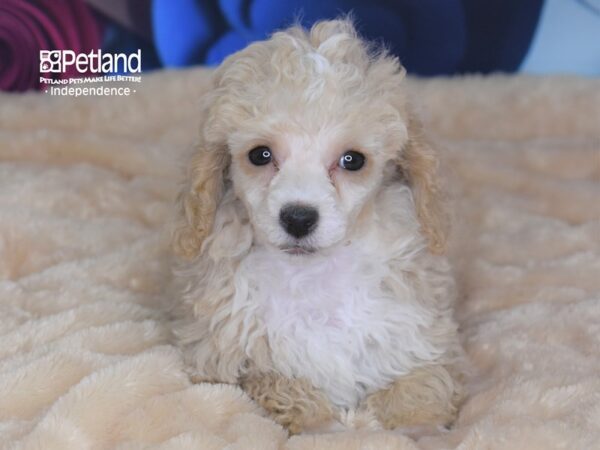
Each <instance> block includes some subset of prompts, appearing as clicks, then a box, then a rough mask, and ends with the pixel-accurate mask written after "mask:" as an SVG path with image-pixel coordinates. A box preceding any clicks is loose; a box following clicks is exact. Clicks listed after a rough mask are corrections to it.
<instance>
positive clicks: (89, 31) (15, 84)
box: [0, 0, 101, 91]
mask: <svg viewBox="0 0 600 450" xmlns="http://www.w3.org/2000/svg"><path fill="white" fill-rule="evenodd" d="M100 46H101V34H100V27H99V24H98V22H97V20H96V19H95V18H94V16H93V14H92V12H91V11H90V10H89V8H88V6H87V5H86V4H85V3H84V2H83V0H2V1H0V90H9V91H25V90H27V89H35V88H41V87H44V86H43V85H42V86H40V83H39V76H40V72H39V64H40V60H39V52H40V50H73V51H75V52H85V53H88V52H90V51H91V50H94V49H98V48H100ZM44 76H45V77H46V78H71V77H75V76H81V74H79V73H78V72H77V71H76V70H75V68H74V66H72V67H71V68H70V70H68V71H67V72H66V73H61V74H44Z"/></svg>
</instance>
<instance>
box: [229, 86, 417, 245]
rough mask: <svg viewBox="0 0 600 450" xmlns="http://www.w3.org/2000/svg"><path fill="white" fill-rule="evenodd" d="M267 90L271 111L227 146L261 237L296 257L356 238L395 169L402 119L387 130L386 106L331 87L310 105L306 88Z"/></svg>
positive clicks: (236, 179)
mask: <svg viewBox="0 0 600 450" xmlns="http://www.w3.org/2000/svg"><path fill="white" fill-rule="evenodd" d="M265 84H267V85H268V84H269V83H268V82H267V81H265ZM268 91H269V92H268V93H267V92H265V95H266V98H265V97H263V98H265V99H266V100H267V101H266V102H265V103H264V104H265V105H268V106H266V107H263V108H262V109H261V111H260V112H258V114H257V115H256V116H255V117H252V118H248V119H247V120H246V121H243V122H242V123H240V124H239V126H238V128H237V129H236V130H235V131H234V132H232V133H231V134H230V135H229V137H228V146H227V147H228V149H229V151H230V154H231V179H232V182H233V186H234V189H235V192H236V194H237V196H238V197H239V198H240V199H241V200H242V202H243V203H244V204H245V206H246V208H247V210H248V212H249V216H250V219H251V221H252V225H253V227H254V230H255V237H256V240H257V241H258V242H260V243H261V244H265V245H271V246H275V247H277V248H279V249H281V250H282V251H284V252H287V253H291V254H308V253H313V252H318V251H320V250H322V249H326V248H329V247H332V246H335V245H337V244H340V243H344V242H346V241H348V240H351V239H352V238H353V231H354V229H355V227H354V226H353V225H354V224H355V223H356V221H357V218H358V217H359V216H360V214H361V212H362V211H363V210H365V208H368V205H369V204H370V202H371V200H372V199H373V197H374V196H375V194H376V193H377V191H378V190H379V188H380V186H381V184H382V182H383V180H384V176H385V172H386V171H385V168H386V166H387V167H391V168H392V169H393V168H394V167H395V165H394V163H393V159H394V157H395V156H396V150H395V145H402V143H403V140H405V137H406V128H405V127H404V125H403V123H402V122H398V123H397V126H396V127H395V128H394V130H392V132H390V130H389V129H388V127H387V126H386V125H382V124H381V123H380V122H379V121H378V119H381V117H382V116H381V112H382V111H381V108H383V109H385V107H386V105H381V104H380V105H379V111H378V110H377V106H376V105H375V104H373V102H372V101H369V99H366V98H360V97H354V96H353V95H351V94H348V93H341V92H336V91H335V89H334V88H333V87H327V86H326V87H324V89H322V90H321V91H320V92H319V96H318V99H314V100H312V101H307V100H306V99H305V98H304V94H305V93H304V92H303V91H301V92H297V93H296V92H290V91H289V90H287V89H285V88H284V87H279V88H278V87H277V86H272V87H271V88H270V89H268ZM343 94H345V95H343ZM342 95H343V96H342ZM278 99H279V100H278ZM281 99H285V100H281ZM389 112H390V113H391V111H389Z"/></svg>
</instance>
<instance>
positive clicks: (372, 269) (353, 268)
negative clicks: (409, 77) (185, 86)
mask: <svg viewBox="0 0 600 450" xmlns="http://www.w3.org/2000/svg"><path fill="white" fill-rule="evenodd" d="M403 78H404V70H403V69H402V67H401V66H400V64H399V62H398V61H397V59H395V58H392V57H390V56H388V55H387V54H386V53H385V52H383V51H375V49H372V48H370V47H369V46H368V45H367V44H365V43H364V41H362V40H360V39H359V38H358V37H357V35H356V32H355V31H354V28H353V26H352V24H351V23H350V22H349V21H346V20H339V21H329V22H322V23H319V24H317V25H315V26H314V27H313V28H312V29H311V30H310V31H308V32H307V31H305V30H303V29H301V28H298V27H295V28H291V29H289V30H286V31H284V32H280V33H276V34H275V35H274V36H273V37H272V38H271V39H270V40H268V41H265V42H260V43H256V44H253V45H251V46H249V47H248V48H247V49H245V50H243V51H241V52H239V53H237V54H235V55H233V56H232V57H230V58H228V59H227V60H226V61H225V62H224V63H223V65H222V66H221V67H220V68H219V69H218V70H217V72H216V74H215V76H214V79H213V81H214V88H213V90H212V91H211V92H210V93H209V94H208V95H207V96H206V98H205V99H204V114H205V118H204V120H203V126H202V129H201V136H200V140H199V145H198V147H197V149H196V150H195V154H194V155H193V157H192V159H191V163H190V165H189V170H188V172H187V179H186V182H185V184H184V188H183V190H182V193H181V195H180V200H179V204H180V215H179V217H180V218H179V223H178V225H177V226H176V229H175V232H174V247H175V251H176V252H177V253H178V254H179V255H181V256H182V257H183V260H182V261H181V263H180V264H179V265H178V266H177V267H176V269H175V274H176V279H177V283H178V289H179V291H178V292H179V295H180V299H181V301H180V302H179V303H178V305H177V313H178V315H179V317H180V318H179V320H178V321H177V322H176V325H175V328H174V330H175V334H176V335H177V337H178V339H179V342H180V343H181V345H182V346H183V348H184V350H185V351H184V353H185V356H186V358H187V361H188V363H189V364H190V366H191V367H192V369H191V371H192V375H193V377H194V378H195V379H199V380H209V381H216V382H229V383H240V382H242V386H246V388H247V390H248V391H249V392H250V393H251V395H252V396H253V398H255V399H257V401H258V402H259V403H261V404H262V405H263V406H264V407H266V408H267V409H269V410H270V411H271V413H272V414H274V416H275V417H276V418H277V417H278V420H279V422H280V423H283V424H285V425H287V426H290V427H291V429H293V430H294V431H300V430H301V429H302V427H303V424H305V416H306V414H307V413H306V411H309V410H310V411H313V413H315V412H314V411H317V410H318V411H321V412H323V414H325V415H326V414H328V411H329V410H330V409H332V410H336V411H337V412H336V415H335V416H336V417H341V413H340V411H342V410H345V409H353V408H357V407H359V405H360V404H361V402H363V401H364V400H365V399H366V398H371V399H372V400H371V401H370V404H371V405H372V406H373V410H374V411H376V413H377V414H378V417H379V419H380V421H381V422H382V423H383V424H386V425H388V426H389V425H390V424H394V425H399V424H400V422H402V420H400V419H398V418H402V417H408V416H410V414H413V416H414V414H417V413H415V412H414V411H415V409H414V408H417V409H418V405H417V403H418V400H419V399H423V400H424V401H425V402H426V403H427V404H426V405H425V406H424V408H425V409H427V408H430V406H428V405H430V399H432V398H434V399H436V401H437V403H436V408H437V407H438V406H439V407H440V408H441V411H442V413H440V414H438V415H435V414H432V413H431V411H430V412H429V413H423V414H421V416H422V417H423V418H430V419H431V420H433V421H435V420H438V419H440V420H442V419H443V420H442V422H446V421H447V419H448V415H449V414H450V413H451V412H453V411H455V409H454V408H455V404H456V398H455V397H454V396H453V395H452V394H450V393H449V391H448V389H449V386H451V387H452V389H455V385H456V383H457V382H456V381H448V380H446V378H445V377H442V378H443V379H444V380H445V381H444V382H439V383H438V382H436V383H433V382H431V377H429V378H428V377H423V376H421V375H415V374H423V373H430V372H429V371H430V369H424V368H425V367H431V366H434V367H437V366H439V367H441V366H442V365H447V366H451V365H452V366H459V365H460V363H461V361H462V349H461V347H460V344H459V342H458V338H457V333H456V324H455V323H454V321H453V319H452V303H453V299H454V289H453V281H452V277H451V275H450V273H449V267H448V265H447V263H446V260H445V259H444V258H443V257H442V256H440V255H439V254H440V253H442V251H443V249H444V244H445V228H444V223H445V221H444V215H443V213H442V208H441V202H440V201H439V192H440V189H439V187H438V186H437V175H436V169H437V159H436V156H435V152H434V151H433V150H432V148H431V147H429V146H428V145H426V144H425V143H424V141H423V138H422V132H421V130H420V126H419V124H418V122H417V121H416V119H415V118H413V117H412V116H411V115H410V114H409V108H408V106H407V102H406V99H405V93H404V84H403V83H402V80H403ZM260 145H269V147H270V148H272V151H273V153H274V158H275V161H274V162H273V164H270V165H268V166H264V167H255V166H252V165H251V164H250V163H249V162H248V157H247V154H248V151H249V150H250V149H251V148H253V147H255V146H260ZM347 148H359V149H361V150H362V151H364V152H365V153H366V155H367V164H366V165H365V167H364V169H362V170H361V171H359V172H356V173H355V174H350V173H346V172H344V171H343V170H342V169H339V168H337V167H336V162H337V160H338V159H339V154H340V152H343V151H344V150H346V149H347ZM320 161H325V163H323V165H321V162H320ZM289 201H302V202H312V203H314V204H315V205H316V206H318V208H319V210H320V219H319V225H318V227H317V230H316V231H315V232H314V233H313V235H311V236H309V237H308V238H307V239H306V242H303V243H302V245H310V248H311V249H313V250H315V249H316V251H315V252H314V254H311V255H305V256H291V255H288V254H286V253H285V251H283V250H282V248H285V245H286V244H287V243H288V241H289V240H290V237H289V236H287V235H286V234H285V233H284V232H283V231H282V230H281V227H280V226H279V223H278V221H277V217H278V216H277V212H278V211H279V208H280V207H281V206H282V205H283V204H285V203H286V202H289ZM250 367H252V369H249V368H250ZM257 373H258V374H269V375H265V377H266V378H264V379H260V378H257V377H256V375H255V374H257ZM253 374H254V375H253ZM272 374H276V375H272ZM271 376H274V377H275V379H274V380H276V381H273V380H271V379H270V377H271ZM269 380H271V381H269ZM299 380H302V381H299ZM398 380H411V381H410V382H402V383H401V382H400V381H398ZM446 381H448V382H446ZM299 383H300V384H301V386H300V384H299ZM395 383H401V384H395ZM400 385H402V386H409V387H408V388H403V389H401V390H400V388H398V387H397V386H400ZM421 385H422V386H421ZM282 386H284V387H285V389H283V388H282ZM394 386H396V387H394ZM422 388H424V389H425V390H426V391H427V392H428V394H427V395H420V394H419V392H422V391H423V390H422ZM386 389H387V391H382V390H386ZM282 390H283V391H285V392H286V394H285V395H283V394H281V392H282ZM289 392H292V393H293V394H290V395H288V393H289ZM377 392H380V393H381V392H388V393H390V395H391V396H392V397H402V398H406V399H410V401H411V402H412V403H411V404H414V408H413V409H411V411H413V412H411V413H410V414H408V415H407V414H405V412H403V411H404V409H402V408H404V406H402V405H400V403H402V402H400V403H399V402H393V401H392V402H385V401H382V400H377V401H376V400H373V399H381V398H382V396H385V395H387V394H382V393H381V394H377ZM411 392H413V393H414V396H411ZM315 393H318V395H317V394H315ZM305 394H306V398H303V399H302V400H301V399H300V397H303V396H304V395H305ZM313 394H314V395H313ZM282 395H283V397H285V402H287V401H288V400H289V401H290V402H291V403H290V405H295V406H290V408H288V409H285V408H284V410H285V411H284V412H281V411H283V410H282V406H281V404H280V403H281V402H279V400H281V399H282V398H283V397H282ZM276 399H279V400H276ZM310 399H312V400H310ZM323 399H327V402H325V401H322V400H323ZM444 399H446V401H447V404H446V405H442V404H441V403H443V400H444ZM302 402H308V403H302ZM328 402H329V403H330V404H328ZM286 404H287V403H286ZM317 404H318V405H319V406H318V407H317V406H316V405H317ZM301 405H305V406H306V405H309V406H306V408H305V407H304V406H301ZM313 407H314V408H313ZM398 408H400V409H398ZM278 411H280V412H278ZM311 414H312V413H311ZM315 414H317V413H315ZM319 414H320V413H319ZM317 415H318V414H317ZM421 416H420V417H421ZM411 417H412V416H411Z"/></svg>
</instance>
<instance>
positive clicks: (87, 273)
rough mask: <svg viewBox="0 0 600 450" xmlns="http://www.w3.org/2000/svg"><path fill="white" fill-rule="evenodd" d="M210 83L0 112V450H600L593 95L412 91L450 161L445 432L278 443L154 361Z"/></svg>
mask: <svg viewBox="0 0 600 450" xmlns="http://www.w3.org/2000/svg"><path fill="white" fill-rule="evenodd" d="M207 75H208V73H207V72H206V71H203V70H194V71H186V72H179V73H174V72H170V73H158V74H155V75H152V76H145V77H144V79H143V82H142V86H141V87H137V90H138V92H137V93H136V94H134V95H133V96H132V97H129V98H117V97H111V98H79V99H73V98H57V97H50V96H48V95H44V94H28V95H22V96H18V95H17V96H11V95H6V94H2V95H0V445H3V446H6V447H7V448H15V449H21V448H25V449H61V450H66V449H78V450H80V449H105V448H118V449H142V448H144V449H145V448H160V449H193V448H197V449H203V450H209V449H222V448H227V449H259V450H269V449H278V448H288V449H294V450H305V449H344V450H353V449H373V450H385V449H454V448H459V449H510V450H515V449H528V450H534V449H543V450H547V449H559V448H560V449H570V450H571V449H594V448H596V449H598V448H600V223H599V218H600V201H599V200H600V181H599V178H600V80H583V79H573V78H566V79H562V78H561V79H559V78H527V77H491V78H478V77H474V78H462V79H453V80H431V81H411V82H410V85H411V89H412V90H413V94H414V98H415V100H416V102H417V103H419V104H420V105H421V107H420V109H421V115H422V116H423V117H424V118H425V122H426V124H427V127H428V130H429V131H430V132H431V134H432V135H433V136H434V138H435V141H436V142H437V144H438V147H439V148H440V151H441V153H442V154H443V156H444V164H445V167H446V168H447V177H446V178H447V181H448V183H447V185H448V186H449V192H450V195H451V197H452V200H451V201H452V208H451V210H452V211H453V213H454V216H455V224H454V235H453V239H452V246H451V251H450V254H451V258H452V260H453V264H454V267H455V268H456V275H457V279H458V282H459V286H460V299H459V304H458V306H457V318H458V320H459V321H460V324H461V328H462V336H463V338H464V342H465V346H466V348H467V350H468V353H469V355H470V357H471V358H472V362H473V375H472V376H471V377H470V379H469V381H468V389H469V398H468V399H467V401H466V403H465V404H464V406H463V408H462V410H461V413H460V417H459V419H458V421H457V423H456V425H455V427H454V428H453V429H452V430H451V431H448V432H441V431H440V432H439V433H438V434H435V435H432V436H426V437H422V438H420V439H419V440H418V441H416V442H415V441H413V440H411V439H409V438H407V437H405V436H403V435H401V434H400V433H398V432H385V431H369V432H367V431H362V432H361V431H358V432H345V433H337V434H330V435H314V436H313V435H300V436H295V437H292V438H291V439H288V437H287V433H286V432H285V431H284V430H282V429H281V428H280V427H279V426H277V425H276V424H274V423H273V422H272V421H270V420H269V419H268V418H266V417H265V416H264V414H263V413H262V412H261V411H260V409H259V408H258V407H257V406H256V405H254V404H253V403H252V402H251V401H250V400H249V399H248V398H247V397H246V396H245V395H244V394H243V393H242V391H240V390H239V389H238V388H237V387H235V386H228V385H209V384H201V385H193V384H191V383H190V382H189V381H188V378H187V376H186V374H185V372H184V367H183V364H182V358H181V356H180V354H179V353H178V351H177V349H175V348H174V347H173V346H171V345H169V341H168V339H169V336H168V330H167V327H166V321H165V317H164V315H163V314H161V312H160V305H161V304H162V302H164V301H165V300H166V301H167V302H168V299H165V295H164V293H163V292H162V289H163V288H164V286H165V285H166V284H167V283H168V280H169V257H168V247H167V241H168V237H167V233H166V232H165V231H164V229H165V226H166V225H167V224H168V221H169V219H170V217H171V212H172V203H173V198H174V195H175V193H176V190H177V183H178V175H179V170H180V161H181V156H182V155H183V154H184V153H185V152H186V150H187V148H188V147H189V145H190V142H192V141H193V139H194V136H195V134H196V130H197V127H198V124H197V123H196V122H197V114H196V113H195V111H196V110H197V99H198V97H199V96H200V94H201V92H202V91H203V90H205V89H206V87H207Z"/></svg>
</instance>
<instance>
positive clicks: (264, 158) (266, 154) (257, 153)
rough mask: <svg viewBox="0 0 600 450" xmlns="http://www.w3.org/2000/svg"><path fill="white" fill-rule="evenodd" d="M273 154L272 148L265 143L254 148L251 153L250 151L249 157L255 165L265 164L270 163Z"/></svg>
mask: <svg viewBox="0 0 600 450" xmlns="http://www.w3.org/2000/svg"><path fill="white" fill-rule="evenodd" d="M272 156H273V155H272V153H271V149H270V148H269V147H266V146H264V145H261V146H260V147H256V148H253V149H252V150H250V153H248V159H249V160H250V162H251V163H252V164H254V165H255V166H264V165H265V164H269V163H270V162H271V159H272Z"/></svg>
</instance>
